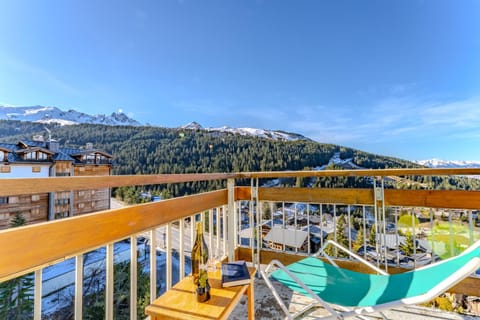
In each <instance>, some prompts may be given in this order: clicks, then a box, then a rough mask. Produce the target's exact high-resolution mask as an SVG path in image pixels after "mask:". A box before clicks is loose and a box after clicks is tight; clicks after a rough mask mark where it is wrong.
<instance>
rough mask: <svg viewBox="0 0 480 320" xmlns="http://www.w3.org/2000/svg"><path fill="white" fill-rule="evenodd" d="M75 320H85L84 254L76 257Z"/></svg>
mask: <svg viewBox="0 0 480 320" xmlns="http://www.w3.org/2000/svg"><path fill="white" fill-rule="evenodd" d="M74 312H75V320H81V319H82V318H83V254H79V255H77V256H76V257H75V311H74Z"/></svg>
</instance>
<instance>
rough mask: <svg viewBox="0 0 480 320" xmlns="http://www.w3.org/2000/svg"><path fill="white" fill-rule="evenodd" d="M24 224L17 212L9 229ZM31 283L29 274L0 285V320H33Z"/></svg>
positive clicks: (31, 278)
mask: <svg viewBox="0 0 480 320" xmlns="http://www.w3.org/2000/svg"><path fill="white" fill-rule="evenodd" d="M25 223H26V220H25V217H24V216H23V215H22V214H21V213H20V212H17V213H16V214H15V217H14V218H13V219H12V221H11V222H10V227H12V228H15V227H19V226H22V225H24V224H25ZM33 282H34V280H33V274H32V273H30V274H27V275H24V276H21V277H18V278H15V279H12V280H8V281H5V282H3V283H1V284H0V319H20V320H22V319H31V318H33Z"/></svg>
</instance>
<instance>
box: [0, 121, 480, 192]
mask: <svg viewBox="0 0 480 320" xmlns="http://www.w3.org/2000/svg"><path fill="white" fill-rule="evenodd" d="M45 127H46V125H45V124H40V123H31V122H20V121H11V120H0V142H9V143H16V142H18V141H20V140H31V139H32V136H33V135H35V134H41V135H43V136H44V137H45V138H47V137H48V135H49V133H48V132H47V130H46V129H45ZM48 129H49V130H50V131H51V136H52V138H53V139H55V140H57V141H59V142H60V145H61V147H75V148H79V147H83V146H85V145H86V143H87V142H91V143H93V145H94V148H95V149H100V150H103V151H105V152H107V153H109V154H111V155H112V156H113V159H114V166H113V171H112V174H115V175H126V174H165V173H212V172H250V171H284V170H312V169H315V168H318V167H321V166H324V165H327V169H338V170H342V169H349V167H348V166H347V167H345V166H341V165H338V164H330V165H329V161H330V159H331V158H332V157H333V156H334V154H338V155H339V156H340V158H341V159H352V162H353V163H354V164H355V165H357V166H359V167H362V168H367V169H369V168H371V169H384V168H413V167H420V166H419V165H417V164H415V163H413V162H410V161H406V160H402V159H398V158H393V157H388V156H382V155H376V154H371V153H367V152H363V151H360V150H356V149H353V148H348V147H344V146H339V145H334V144H328V143H318V142H315V141H312V140H307V139H305V140H297V141H274V140H270V139H265V138H259V137H250V136H241V135H234V134H227V133H220V132H208V131H205V130H189V129H181V128H163V127H152V126H105V125H93V124H80V125H70V126H60V125H56V124H50V125H48ZM224 183H225V182H222V181H212V182H208V183H207V182H192V183H183V184H175V185H168V186H151V187H150V188H151V190H149V191H153V192H156V193H162V194H163V196H164V197H170V196H178V195H185V194H191V193H195V192H198V191H205V190H212V189H217V188H219V187H224V185H223V184H224ZM237 183H238V184H242V183H243V184H247V183H249V181H237ZM281 184H284V185H297V186H320V187H368V186H371V181H370V180H369V179H368V178H353V177H337V178H336V177H326V178H319V179H313V178H311V179H307V178H303V179H296V180H295V179H293V180H292V179H284V180H282V181H281ZM386 185H387V187H397V188H410V189H415V188H429V189H472V188H473V189H478V187H479V186H480V184H479V183H478V181H477V179H467V178H461V177H403V178H401V179H396V180H389V179H386ZM137 191H138V190H137ZM121 192H122V193H126V192H127V191H126V190H121Z"/></svg>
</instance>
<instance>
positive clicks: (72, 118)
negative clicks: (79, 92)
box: [0, 106, 141, 126]
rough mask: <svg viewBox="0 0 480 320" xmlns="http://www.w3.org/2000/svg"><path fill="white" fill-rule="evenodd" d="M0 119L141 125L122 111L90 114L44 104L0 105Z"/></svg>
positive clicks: (67, 123) (71, 123) (66, 123)
mask: <svg viewBox="0 0 480 320" xmlns="http://www.w3.org/2000/svg"><path fill="white" fill-rule="evenodd" d="M0 119H2V120H19V121H30V122H37V123H58V124H61V125H73V124H80V123H90V124H104V125H129V126H139V125H141V124H140V122H138V121H136V120H133V119H131V118H129V117H128V116H127V115H125V114H124V113H122V112H118V113H117V112H114V113H112V114H111V115H109V116H107V115H104V114H97V115H93V116H92V115H89V114H86V113H83V112H78V111H75V110H73V109H70V110H68V111H63V110H60V109H59V108H57V107H45V106H31V107H7V106H0Z"/></svg>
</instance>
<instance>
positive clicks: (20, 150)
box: [0, 140, 112, 164]
mask: <svg viewBox="0 0 480 320" xmlns="http://www.w3.org/2000/svg"><path fill="white" fill-rule="evenodd" d="M0 150H3V151H6V152H8V157H7V159H6V161H8V162H11V163H18V162H32V160H25V159H23V158H22V156H21V155H22V154H24V153H28V152H35V151H41V152H44V153H46V154H49V155H52V161H70V162H73V163H75V164H81V163H83V162H82V161H80V160H79V159H78V158H76V157H78V156H80V155H85V154H92V153H97V154H101V155H103V156H105V157H107V158H112V156H111V155H109V154H108V153H106V152H104V151H101V150H85V149H79V148H59V149H58V151H57V152H54V151H52V150H50V149H48V147H47V142H43V141H30V140H22V141H19V142H18V143H16V144H13V143H0ZM33 161H35V160H33Z"/></svg>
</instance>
